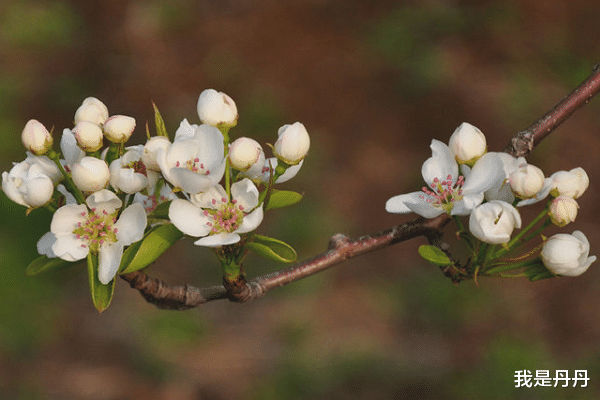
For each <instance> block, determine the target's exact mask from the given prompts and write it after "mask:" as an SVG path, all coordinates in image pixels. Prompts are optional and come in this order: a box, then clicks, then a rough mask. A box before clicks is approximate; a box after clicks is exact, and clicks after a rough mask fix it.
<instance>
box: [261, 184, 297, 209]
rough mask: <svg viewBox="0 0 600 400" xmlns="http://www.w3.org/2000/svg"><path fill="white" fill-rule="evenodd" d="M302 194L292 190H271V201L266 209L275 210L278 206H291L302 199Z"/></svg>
mask: <svg viewBox="0 0 600 400" xmlns="http://www.w3.org/2000/svg"><path fill="white" fill-rule="evenodd" d="M302 197H303V196H302V194H300V193H297V192H292V191H291V190H275V189H273V191H272V192H271V197H269V202H268V203H267V206H266V208H265V210H275V209H277V208H283V207H289V206H293V205H294V204H297V203H299V202H300V200H302Z"/></svg>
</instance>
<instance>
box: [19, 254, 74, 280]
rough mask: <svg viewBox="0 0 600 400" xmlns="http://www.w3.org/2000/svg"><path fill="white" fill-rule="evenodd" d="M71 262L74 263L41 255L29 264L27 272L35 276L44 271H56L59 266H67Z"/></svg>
mask: <svg viewBox="0 0 600 400" xmlns="http://www.w3.org/2000/svg"><path fill="white" fill-rule="evenodd" d="M69 264H74V263H72V262H69V261H65V260H63V259H62V258H58V257H57V258H48V257H46V256H41V257H39V258H37V259H35V260H34V261H33V262H32V263H31V264H29V265H28V266H27V269H26V270H25V274H26V275H28V276H34V275H37V274H41V273H42V272H48V271H54V270H56V269H59V268H63V267H66V266H67V265H69Z"/></svg>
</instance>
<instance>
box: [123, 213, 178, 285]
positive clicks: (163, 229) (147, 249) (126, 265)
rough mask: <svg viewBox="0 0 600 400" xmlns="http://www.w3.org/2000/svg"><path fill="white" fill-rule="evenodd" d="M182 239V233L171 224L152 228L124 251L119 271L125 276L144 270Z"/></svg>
mask: <svg viewBox="0 0 600 400" xmlns="http://www.w3.org/2000/svg"><path fill="white" fill-rule="evenodd" d="M182 237H183V233H182V232H181V231H180V230H179V229H177V228H176V227H175V225H173V224H164V225H159V226H157V227H156V228H153V229H152V230H151V231H150V232H148V233H147V234H146V236H145V237H144V238H143V239H142V240H140V241H139V242H137V243H134V244H132V245H131V246H129V248H127V250H125V252H124V254H123V258H122V259H121V266H120V268H119V270H120V271H121V273H123V274H126V273H128V272H133V271H137V270H139V269H142V268H146V267H147V266H148V265H150V264H151V263H152V262H154V260H156V259H157V258H158V257H160V256H161V255H162V254H163V253H164V252H165V251H166V250H167V249H168V248H169V247H171V246H172V245H173V244H175V242H177V241H178V240H179V239H181V238H182Z"/></svg>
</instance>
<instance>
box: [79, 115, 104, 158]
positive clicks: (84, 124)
mask: <svg viewBox="0 0 600 400" xmlns="http://www.w3.org/2000/svg"><path fill="white" fill-rule="evenodd" d="M73 134H74V135H75V139H77V145H78V146H79V147H80V148H81V150H83V151H85V152H87V153H93V152H94V151H98V150H100V148H102V138H103V135H102V129H101V128H100V126H99V125H97V124H95V123H93V122H89V121H80V122H78V123H77V125H75V128H73Z"/></svg>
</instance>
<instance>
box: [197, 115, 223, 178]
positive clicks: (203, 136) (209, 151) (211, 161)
mask: <svg viewBox="0 0 600 400" xmlns="http://www.w3.org/2000/svg"><path fill="white" fill-rule="evenodd" d="M194 139H195V140H197V141H198V142H199V150H198V157H199V158H200V160H202V162H203V163H205V164H207V165H211V166H213V168H214V166H215V165H218V164H219V163H220V162H221V159H224V158H225V155H224V154H225V146H224V144H223V134H222V133H221V131H220V130H219V129H217V128H215V127H214V126H210V125H206V124H202V125H200V126H198V127H197V128H196V132H195V133H194Z"/></svg>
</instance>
